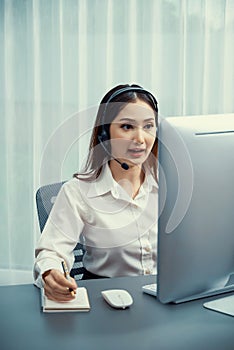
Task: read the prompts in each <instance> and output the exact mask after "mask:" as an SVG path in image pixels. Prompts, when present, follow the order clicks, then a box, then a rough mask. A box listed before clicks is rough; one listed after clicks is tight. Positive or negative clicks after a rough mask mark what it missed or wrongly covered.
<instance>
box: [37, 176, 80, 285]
mask: <svg viewBox="0 0 234 350" xmlns="http://www.w3.org/2000/svg"><path fill="white" fill-rule="evenodd" d="M64 182H65V181H64ZM64 182H58V183H54V184H50V185H45V186H42V187H40V188H39V189H38V190H37V192H36V204H37V214H38V221H39V226H40V231H41V232H42V231H43V228H44V226H45V224H46V221H47V219H48V216H49V213H50V211H51V208H52V206H53V204H54V202H55V199H56V197H57V194H58V192H59V190H60V188H61V186H62V185H63V184H64ZM83 255H84V247H83V245H82V244H81V243H77V245H76V247H75V249H74V256H75V261H74V265H73V267H72V270H71V276H72V277H74V278H75V279H76V280H80V279H81V278H82V276H83V273H84V267H83V261H82V260H83Z"/></svg>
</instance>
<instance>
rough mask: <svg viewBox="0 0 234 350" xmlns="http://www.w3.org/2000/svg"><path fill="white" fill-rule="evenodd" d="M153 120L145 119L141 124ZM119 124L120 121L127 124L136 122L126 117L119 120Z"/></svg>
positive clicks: (152, 119) (151, 118)
mask: <svg viewBox="0 0 234 350" xmlns="http://www.w3.org/2000/svg"><path fill="white" fill-rule="evenodd" d="M154 120H155V119H154V118H153V117H150V118H146V119H144V120H143V122H150V121H154ZM119 121H120V122H122V121H125V122H126V121H127V122H131V123H136V120H135V119H133V118H127V117H123V118H121V119H119Z"/></svg>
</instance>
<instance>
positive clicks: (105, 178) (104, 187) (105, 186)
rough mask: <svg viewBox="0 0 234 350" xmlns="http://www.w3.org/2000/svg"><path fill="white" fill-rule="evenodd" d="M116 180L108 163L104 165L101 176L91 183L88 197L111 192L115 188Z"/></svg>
mask: <svg viewBox="0 0 234 350" xmlns="http://www.w3.org/2000/svg"><path fill="white" fill-rule="evenodd" d="M114 184H115V181H114V179H113V177H112V174H111V171H110V168H109V165H108V163H107V164H104V165H103V168H102V171H101V174H100V175H99V177H98V178H97V179H96V180H95V181H93V182H91V183H90V187H89V190H88V193H87V196H88V197H90V198H91V197H97V196H101V195H103V194H105V193H108V192H110V191H111V190H112V189H113V188H114Z"/></svg>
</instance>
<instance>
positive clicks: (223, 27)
mask: <svg viewBox="0 0 234 350" xmlns="http://www.w3.org/2000/svg"><path fill="white" fill-rule="evenodd" d="M233 43H234V0H226V1H225V0H60V1H59V0H32V1H30V0H5V1H4V0H1V1H0V47H1V54H0V117H1V128H0V169H1V172H0V185H1V195H0V208H1V210H0V225H1V233H0V234H1V236H0V239H1V242H0V283H1V284H3V283H19V282H22V283H23V282H29V281H31V280H32V277H31V276H32V274H31V270H32V265H33V259H34V245H35V242H36V240H37V239H38V235H39V229H38V224H37V217H36V209H35V191H36V189H37V188H38V187H39V186H40V185H41V184H44V183H50V182H55V181H60V180H61V179H68V178H70V177H71V176H72V174H73V173H74V172H75V171H76V170H77V169H78V168H79V167H80V164H81V162H82V160H83V155H84V154H85V152H86V149H87V140H88V136H89V134H90V128H91V126H92V123H93V120H94V118H95V113H96V108H97V105H98V103H99V101H100V99H101V98H102V96H103V95H104V94H105V92H106V91H107V90H109V89H110V88H111V87H113V86H114V85H117V84H119V83H138V84H140V85H142V86H144V87H145V88H146V89H149V90H150V91H152V92H153V94H155V95H156V97H157V99H158V101H159V108H160V113H161V114H162V115H165V116H171V115H180V114H183V115H185V114H208V113H228V112H234V98H233V92H234V45H233Z"/></svg>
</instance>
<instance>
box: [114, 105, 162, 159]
mask: <svg viewBox="0 0 234 350" xmlns="http://www.w3.org/2000/svg"><path fill="white" fill-rule="evenodd" d="M156 131H157V127H156V123H155V114H154V110H153V109H152V108H151V107H150V105H148V104H147V103H146V102H144V101H141V100H139V99H137V101H136V102H135V103H128V104H127V105H126V106H125V107H124V108H123V109H122V110H121V111H120V112H119V114H118V115H117V116H116V117H115V119H114V120H113V121H112V123H111V125H110V138H111V140H110V143H111V153H112V156H113V157H114V158H117V159H118V160H119V161H120V162H125V163H127V164H129V165H142V164H143V163H144V162H145V161H146V159H147V158H148V156H149V154H150V152H151V150H152V147H153V145H154V141H155V138H156Z"/></svg>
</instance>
